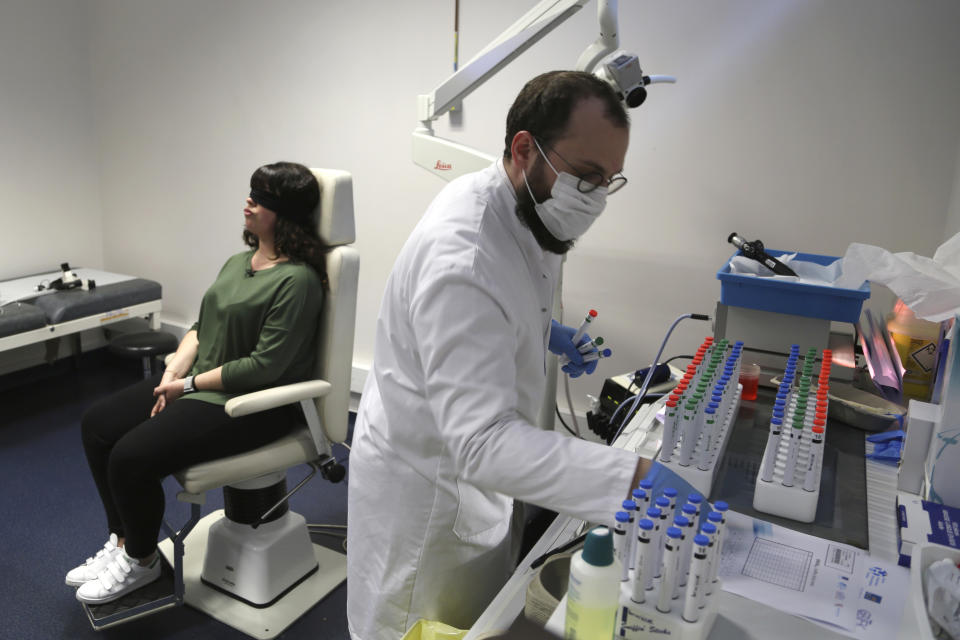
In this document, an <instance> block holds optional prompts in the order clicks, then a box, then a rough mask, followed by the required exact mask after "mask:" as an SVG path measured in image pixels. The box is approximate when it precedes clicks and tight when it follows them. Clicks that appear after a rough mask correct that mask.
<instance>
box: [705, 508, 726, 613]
mask: <svg viewBox="0 0 960 640" xmlns="http://www.w3.org/2000/svg"><path fill="white" fill-rule="evenodd" d="M722 504H726V503H722ZM707 522H710V523H711V524H713V526H715V527H716V528H717V535H716V537H715V538H714V545H713V546H714V552H713V557H712V558H711V560H710V571H709V575H710V579H709V580H708V581H707V595H710V594H711V593H713V583H715V582H716V581H717V573H718V570H719V567H720V550H721V548H722V545H723V529H724V525H725V523H726V520H725V519H724V514H723V513H722V512H720V511H711V512H710V513H708V514H707Z"/></svg>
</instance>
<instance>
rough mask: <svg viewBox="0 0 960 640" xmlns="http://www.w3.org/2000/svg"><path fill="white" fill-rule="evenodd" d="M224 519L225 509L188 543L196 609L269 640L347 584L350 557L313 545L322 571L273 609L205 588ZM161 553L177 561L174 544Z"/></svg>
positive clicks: (186, 576) (186, 575)
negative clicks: (216, 531) (208, 555)
mask: <svg viewBox="0 0 960 640" xmlns="http://www.w3.org/2000/svg"><path fill="white" fill-rule="evenodd" d="M222 518H223V510H222V509H220V510H217V511H214V512H213V513H211V514H210V515H208V516H206V517H204V518H202V519H201V520H200V522H198V523H197V525H196V527H195V528H194V529H193V531H192V532H191V534H190V535H189V536H188V537H187V539H186V541H185V543H184V545H185V547H186V549H185V553H184V567H183V581H184V585H185V594H184V601H185V602H186V603H187V604H188V605H190V606H191V607H193V608H194V609H198V610H200V611H202V612H204V613H206V614H207V615H209V616H210V617H212V618H214V619H216V620H219V621H220V622H222V623H224V624H226V625H228V626H230V627H233V628H234V629H236V630H238V631H240V632H242V633H245V634H247V635H248V636H251V637H253V638H259V639H262V640H269V639H271V638H275V637H277V636H278V635H280V634H281V633H283V631H284V630H286V628H287V627H289V626H290V625H291V624H293V623H294V622H295V621H296V620H297V619H299V618H300V617H301V616H302V615H303V614H305V613H306V612H307V611H309V610H310V609H311V608H313V606H314V605H315V604H316V603H318V602H319V601H320V600H322V599H323V598H324V597H326V596H327V594H328V593H330V592H331V591H333V590H334V589H335V588H336V587H338V586H339V585H340V584H341V583H343V581H344V580H346V577H347V558H346V556H345V555H344V554H342V553H338V552H336V551H332V550H330V549H327V548H326V547H322V546H320V545H317V544H314V545H312V547H313V554H314V558H315V559H316V561H317V564H318V565H319V569H318V570H317V571H316V572H314V573H313V574H312V575H310V576H309V577H308V578H307V579H305V580H304V581H303V582H301V583H300V584H298V585H297V586H296V587H295V588H293V589H292V590H291V591H290V592H289V593H287V594H286V595H285V596H284V597H282V598H280V599H279V600H278V601H277V602H276V604H274V605H273V606H270V607H267V608H257V607H252V606H249V605H247V604H244V603H243V602H240V601H239V600H237V599H235V598H232V597H230V596H228V595H226V594H224V593H221V592H220V591H218V590H216V589H212V588H210V587H208V586H207V585H205V584H203V582H202V581H201V578H200V574H201V572H202V567H203V566H204V555H205V550H206V548H207V540H208V535H209V532H210V529H211V527H212V526H213V525H214V524H215V523H216V522H217V521H219V520H221V519H222ZM264 526H265V525H264ZM160 552H161V553H162V554H163V555H164V557H165V558H167V560H169V561H171V562H172V561H173V544H172V543H171V542H170V541H169V540H164V541H163V542H161V543H160Z"/></svg>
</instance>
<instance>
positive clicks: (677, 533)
mask: <svg viewBox="0 0 960 640" xmlns="http://www.w3.org/2000/svg"><path fill="white" fill-rule="evenodd" d="M667 537H668V538H682V537H683V531H681V530H680V529H678V528H677V527H667Z"/></svg>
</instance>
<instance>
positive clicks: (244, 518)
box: [87, 169, 359, 638]
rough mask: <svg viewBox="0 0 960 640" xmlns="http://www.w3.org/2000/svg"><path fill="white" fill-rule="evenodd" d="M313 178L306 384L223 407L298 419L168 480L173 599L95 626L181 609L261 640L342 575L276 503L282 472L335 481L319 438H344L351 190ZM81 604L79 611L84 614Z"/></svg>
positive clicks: (351, 292) (346, 184)
mask: <svg viewBox="0 0 960 640" xmlns="http://www.w3.org/2000/svg"><path fill="white" fill-rule="evenodd" d="M313 173H314V175H316V177H317V180H318V181H319V182H320V189H321V196H320V205H319V206H320V209H321V211H322V212H323V216H322V217H321V223H320V225H319V228H318V231H319V235H320V238H321V239H322V240H323V241H324V242H325V243H326V244H327V245H329V246H331V247H333V248H332V249H331V250H330V251H329V252H328V253H327V255H326V257H325V260H326V267H327V276H328V278H329V281H330V290H329V291H328V292H327V293H326V295H325V297H324V303H323V306H322V310H321V313H320V326H319V328H318V331H319V334H318V353H317V365H316V372H315V379H314V380H309V381H305V382H299V383H295V384H289V385H284V386H280V387H274V388H270V389H264V390H262V391H256V392H254V393H249V394H246V395H242V396H238V397H236V398H232V399H231V400H229V401H228V402H227V403H226V405H225V407H224V410H225V411H226V412H227V413H228V414H229V415H230V416H231V417H239V416H242V415H247V414H250V413H256V412H259V411H264V410H266V409H271V408H274V407H278V406H282V405H286V404H292V403H299V404H300V406H301V408H302V409H303V413H304V416H305V419H306V420H305V422H306V424H304V425H302V428H299V429H295V430H294V431H293V432H292V433H291V434H289V435H287V436H285V437H283V438H281V439H279V440H277V441H276V442H273V443H272V444H268V445H265V446H263V447H260V448H259V449H255V450H253V451H249V452H247V453H243V454H240V455H236V456H230V457H227V458H222V459H219V460H214V461H211V462H206V463H202V464H198V465H194V466H192V467H189V468H187V469H183V470H182V471H180V472H178V473H176V474H174V477H175V478H176V480H177V481H178V482H179V483H180V485H181V486H182V487H183V491H182V492H180V493H179V494H178V496H177V498H178V499H179V500H181V501H184V502H187V503H190V505H191V507H190V509H191V517H190V520H189V521H188V522H187V524H186V525H185V526H184V527H183V528H181V529H180V530H179V531H178V532H175V531H173V530H172V529H171V528H170V526H169V525H168V524H167V523H166V522H164V527H165V529H166V530H167V532H168V533H169V534H170V539H169V540H166V541H164V542H161V544H160V550H161V552H162V553H163V554H164V556H165V558H166V559H167V560H168V561H169V562H170V564H171V565H172V566H173V569H174V591H175V592H174V594H173V595H172V596H169V597H168V598H166V599H165V602H163V603H159V602H157V603H154V607H153V609H151V610H149V611H147V610H142V611H130V612H127V614H126V615H125V616H124V619H117V620H111V621H103V622H101V623H100V624H98V622H97V620H95V617H94V616H93V615H91V617H90V619H91V623H93V625H94V627H96V628H104V627H106V626H110V625H112V624H116V623H118V622H121V621H125V619H130V618H131V617H136V616H139V615H145V614H146V613H148V612H152V611H153V610H156V609H160V608H165V607H168V606H174V605H177V604H180V603H182V602H186V603H187V604H189V605H191V606H193V607H195V608H197V609H200V610H202V611H205V612H206V613H208V614H210V615H211V616H213V617H214V618H217V619H218V620H220V621H221V622H223V623H225V624H228V625H230V626H232V627H234V628H236V629H238V630H240V631H243V632H244V633H247V634H248V635H251V636H254V637H257V638H272V637H275V636H276V635H278V634H279V633H281V632H282V631H283V630H284V629H286V627H287V626H289V625H290V624H291V623H292V622H293V621H295V620H296V619H297V618H299V617H300V616H301V615H303V614H304V613H306V611H307V610H309V609H310V608H311V607H312V606H313V605H314V604H316V603H317V602H319V601H320V600H321V599H322V598H323V597H325V596H326V595H327V593H329V592H330V591H331V590H332V589H334V588H335V587H336V586H337V585H339V584H340V583H341V582H343V580H344V579H345V578H346V557H345V556H344V555H343V554H342V553H338V552H335V551H331V550H329V549H326V548H325V547H322V546H319V545H314V544H312V543H311V541H310V538H309V533H308V530H307V524H306V521H305V520H304V518H303V516H301V515H299V514H296V513H293V512H292V511H290V510H289V508H288V506H287V498H289V497H290V495H292V493H293V492H290V493H287V490H286V471H287V469H289V468H291V467H294V466H297V465H302V464H306V465H309V466H310V467H311V468H312V471H311V472H310V474H309V475H308V476H307V478H306V479H304V480H303V481H302V482H300V483H299V484H298V485H297V487H295V488H294V490H293V491H296V490H297V489H299V488H300V487H301V486H303V484H304V483H305V482H306V481H307V480H309V479H310V478H312V477H313V476H314V475H315V474H316V473H317V471H319V472H320V473H321V474H322V475H323V476H324V477H326V478H327V479H328V480H330V481H332V482H338V481H340V480H341V479H342V478H343V476H344V469H343V467H342V466H340V465H339V464H338V463H337V462H336V460H335V459H334V457H333V455H332V451H331V443H332V442H343V441H344V440H345V439H346V437H347V426H348V425H347V423H348V417H349V402H350V379H351V373H352V361H353V333H354V318H355V315H356V300H357V278H358V275H359V255H358V253H357V251H356V250H355V249H354V248H353V247H351V246H349V245H350V244H351V243H352V242H353V241H354V239H355V233H354V220H353V186H352V181H351V177H350V174H349V173H347V172H344V171H336V170H327V169H313ZM219 488H223V493H224V506H225V509H224V511H223V512H222V513H221V512H219V511H217V512H214V513H212V514H210V515H208V516H206V517H205V518H203V519H202V520H201V519H200V509H201V506H202V505H203V503H204V498H205V493H206V492H207V491H210V490H212V489H219ZM194 527H196V533H194V535H193V536H191V537H190V539H189V540H186V538H187V536H188V535H189V534H190V532H191V531H192V530H193V529H194ZM204 547H205V551H204ZM201 556H202V557H201ZM201 566H202V570H201V568H200V567H201ZM135 593H136V592H134V594H135ZM134 594H131V596H133V595H134ZM104 606H105V605H104ZM87 609H88V615H90V614H91V610H92V609H95V607H87ZM94 613H96V612H94ZM121 613H122V612H121ZM113 615H114V616H117V615H120V614H119V613H117V614H113Z"/></svg>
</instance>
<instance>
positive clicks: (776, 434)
mask: <svg viewBox="0 0 960 640" xmlns="http://www.w3.org/2000/svg"><path fill="white" fill-rule="evenodd" d="M782 425H783V421H782V420H781V419H780V418H777V417H773V418H770V434H769V435H768V436H767V456H766V457H765V458H764V459H763V469H761V470H760V479H761V480H762V481H764V482H772V481H773V469H774V466H775V465H776V462H777V451H779V449H780V431H781V429H782V428H783V427H782Z"/></svg>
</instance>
